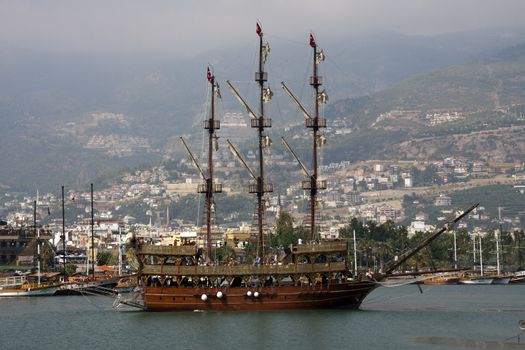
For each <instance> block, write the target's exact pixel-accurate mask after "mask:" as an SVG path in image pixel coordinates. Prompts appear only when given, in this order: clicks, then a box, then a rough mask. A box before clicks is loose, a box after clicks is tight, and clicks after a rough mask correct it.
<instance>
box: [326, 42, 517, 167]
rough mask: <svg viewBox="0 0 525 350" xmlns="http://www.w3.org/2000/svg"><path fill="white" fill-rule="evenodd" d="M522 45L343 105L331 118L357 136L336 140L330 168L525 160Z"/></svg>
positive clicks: (331, 111) (332, 111)
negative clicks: (348, 163) (392, 161)
mask: <svg viewBox="0 0 525 350" xmlns="http://www.w3.org/2000/svg"><path fill="white" fill-rule="evenodd" d="M524 114H525V44H522V45H518V46H514V47H511V48H507V49H505V50H502V51H500V52H498V53H495V54H491V55H487V56H485V57H482V58H479V59H477V60H475V61H473V62H470V63H467V64H461V65H454V66H450V67H447V68H442V69H438V70H435V71H432V72H430V73H427V74H422V75H417V76H414V77H411V78H409V79H407V80H405V81H403V82H401V83H400V84H398V85H396V86H394V87H392V88H391V89H388V90H385V91H382V92H379V93H376V94H373V95H371V96H367V97H363V98H355V99H346V100H341V101H338V102H336V103H335V104H333V105H332V106H331V107H330V108H329V110H328V111H327V115H331V116H334V117H335V119H341V120H344V121H345V122H346V124H347V125H349V126H350V127H352V128H354V130H355V131H356V132H354V133H352V134H350V135H349V136H335V139H336V140H335V142H332V146H331V148H330V152H328V153H330V154H331V155H332V158H331V160H341V159H347V158H343V157H347V156H348V155H350V156H351V157H352V155H354V154H355V155H354V156H353V157H352V159H355V160H362V159H367V158H378V159H381V158H388V157H392V158H399V159H435V158H436V157H442V156H444V155H467V156H470V157H473V158H474V159H482V160H486V161H504V160H508V159H522V158H524V154H525V147H524V146H523V145H524V142H523V141H524V140H525V131H524V129H523V127H522V126H523V125H525V118H524Z"/></svg>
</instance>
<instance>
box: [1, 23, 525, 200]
mask: <svg viewBox="0 0 525 350" xmlns="http://www.w3.org/2000/svg"><path fill="white" fill-rule="evenodd" d="M266 39H267V40H268V41H269V42H270V46H271V48H272V51H271V55H270V59H269V62H268V67H267V70H268V72H269V77H270V83H271V86H272V88H273V90H274V92H275V93H276V99H277V101H276V102H274V103H273V105H272V106H271V107H270V114H271V117H272V118H273V119H274V120H275V124H276V126H277V127H278V126H281V127H282V126H283V125H286V124H287V123H288V121H289V120H294V121H297V118H298V116H297V114H296V113H295V109H294V107H293V106H292V105H291V104H290V103H289V101H288V100H287V99H286V98H285V97H284V96H283V95H282V92H281V91H280V88H279V83H280V81H281V80H284V81H286V82H288V83H289V85H290V86H291V87H292V88H294V91H296V92H297V93H298V94H299V95H300V96H301V97H305V98H308V96H309V93H310V92H309V87H308V86H307V84H306V82H307V79H308V76H309V68H310V66H309V65H310V60H311V57H310V56H309V55H310V50H309V48H308V46H307V43H306V40H305V42H304V43H301V42H295V41H290V40H286V39H283V38H280V37H277V36H276V37H272V36H271V35H268V37H267V38H266ZM524 42H525V30H509V29H497V30H482V31H472V32H465V33H453V34H446V35H438V36H432V37H423V36H406V35H400V34H392V33H376V34H369V35H367V36H356V37H350V38H347V39H346V40H344V41H333V42H332V41H330V40H328V41H326V42H320V43H319V44H320V45H321V47H322V48H323V49H324V50H325V52H326V54H327V60H326V61H325V63H324V64H323V67H322V68H323V71H322V75H323V77H324V82H325V87H326V89H327V91H328V94H329V95H330V99H331V100H330V104H329V107H328V109H327V115H326V116H327V118H328V119H329V120H331V119H334V118H338V117H344V118H345V119H346V120H348V122H349V125H350V126H351V127H358V128H359V129H361V130H364V129H368V131H366V132H364V134H363V135H365V137H368V136H370V135H374V134H377V135H378V137H379V138H378V140H381V142H378V143H377V144H378V146H377V147H376V148H374V147H372V148H369V149H366V150H361V151H359V148H352V147H351V146H352V142H357V141H352V140H357V139H358V138H355V137H354V136H351V137H348V138H346V139H345V140H347V141H348V140H350V141H348V142H340V143H337V144H338V145H339V147H332V148H331V150H330V156H329V158H333V159H343V158H344V157H348V156H349V154H350V156H351V155H352V152H360V154H359V155H358V154H356V155H355V156H354V158H355V159H358V158H359V159H363V157H366V156H377V154H381V152H383V154H385V153H384V150H385V149H386V148H385V147H386V146H385V142H388V140H389V138H388V137H386V138H385V135H386V134H388V135H398V136H395V137H394V140H395V141H392V142H404V141H406V140H407V137H408V136H409V135H410V137H414V136H418V137H429V136H437V135H431V134H425V133H424V132H423V131H425V128H424V127H421V128H419V129H418V128H414V130H412V131H411V132H409V131H407V130H406V129H403V128H402V127H397V128H396V125H395V124H396V121H395V120H387V121H385V120H383V121H381V120H380V121H379V123H377V124H374V123H376V122H378V121H377V118H378V116H379V115H380V114H381V113H386V112H388V111H390V110H392V109H399V108H402V109H419V110H422V111H426V110H429V109H436V108H453V109H457V108H467V109H473V108H475V107H479V108H481V109H483V110H484V111H486V110H496V109H497V108H502V107H503V106H507V105H510V104H512V103H519V102H520V101H523V98H524V96H523V91H524V89H522V88H523V81H522V80H521V79H522V77H523V76H524V75H523V74H524V69H523V67H524V64H523V62H524V60H523V57H525V55H524V53H523V50H522V48H523V47H520V46H519V45H520V44H522V43H524ZM255 44H256V43H255V42H254V45H253V46H251V47H250V46H246V47H230V48H224V49H220V50H213V51H210V52H207V53H206V54H201V55H199V56H196V57H194V58H192V59H186V60H182V59H174V58H173V57H168V56H163V57H149V56H146V55H144V56H133V57H130V56H115V55H109V54H108V55H106V54H105V53H104V52H97V53H93V55H92V56H80V55H68V54H64V53H62V54H50V53H46V52H43V51H39V52H37V51H30V50H25V49H17V48H16V47H14V46H4V47H0V57H2V59H1V60H0V114H1V120H2V125H3V126H2V128H1V129H0V130H1V131H0V147H1V149H2V152H1V153H0V162H1V164H2V167H1V168H0V186H8V187H10V188H13V189H21V190H33V189H34V188H35V187H38V188H40V189H50V190H52V189H55V188H58V187H59V186H60V185H61V184H62V183H66V184H70V185H84V184H86V183H89V181H93V180H94V179H95V177H96V176H98V175H101V174H104V173H106V172H108V171H117V170H118V169H119V168H120V167H124V166H134V165H138V164H145V163H152V162H157V161H159V160H160V159H161V158H162V157H163V155H165V148H166V145H167V144H168V143H169V142H170V140H171V139H173V138H174V137H176V136H178V135H181V134H183V133H187V132H191V131H192V130H198V129H200V121H201V120H202V110H203V104H204V102H205V99H206V88H207V85H206V80H205V69H206V65H207V64H208V62H209V63H211V64H212V65H213V67H214V68H215V75H216V76H217V78H218V79H219V81H220V82H221V83H222V82H224V81H225V80H226V79H230V80H232V81H235V82H236V84H238V86H239V89H240V90H241V92H242V93H243V94H246V95H247V96H248V98H249V97H250V93H253V92H255V85H254V84H252V83H251V81H252V80H253V71H254V69H255V67H254V62H255V60H254V59H255ZM516 77H517V78H516ZM405 79H407V80H405ZM222 85H223V86H225V84H222ZM250 85H251V86H252V87H251V88H250ZM223 90H226V89H225V88H224V89H223ZM222 95H223V97H224V98H223V105H222V106H221V108H222V111H223V112H226V111H233V112H236V111H242V109H241V108H239V107H238V105H237V103H236V101H234V99H233V98H232V97H231V95H230V94H229V92H227V91H223V93H222ZM349 98H350V99H349ZM477 112H480V113H481V110H478V111H477ZM104 113H106V114H104ZM477 117H479V118H489V117H487V115H481V114H480V115H479V116H477ZM489 119H490V118H489ZM472 120H476V119H472ZM385 123H387V124H388V125H387V124H385ZM401 123H402V121H401ZM478 124H479V123H472V125H471V126H468V127H467V128H474V129H475V128H476V125H478ZM399 125H402V124H399ZM505 125H507V124H505ZM387 126H388V127H387ZM274 129H275V130H273V132H275V133H277V134H280V133H282V131H280V130H279V129H278V128H274ZM378 130H379V131H378ZM416 131H417V132H416ZM100 135H103V136H107V137H110V138H111V140H114V142H116V143H121V144H125V145H132V147H131V146H130V147H131V148H132V150H131V151H130V152H128V151H127V150H125V151H122V152H121V153H118V152H117V154H108V152H106V151H105V150H101V149H100V148H97V147H96V146H93V147H86V145H93V144H95V143H96V141H97V139H96V137H97V136H100ZM356 135H358V134H356ZM399 135H401V136H399ZM352 137H354V138H353V139H352ZM347 147H349V148H347ZM350 148H351V149H350ZM374 149H375V151H374ZM450 151H452V149H451V150H450ZM374 152H376V153H377V154H374ZM406 152H407V153H406V154H405V155H404V156H405V157H409V156H410V155H411V154H412V153H410V152H411V151H410V150H407V151H406ZM422 154H426V153H422ZM427 155H428V154H427Z"/></svg>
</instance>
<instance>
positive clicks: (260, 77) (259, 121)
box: [251, 23, 272, 261]
mask: <svg viewBox="0 0 525 350" xmlns="http://www.w3.org/2000/svg"><path fill="white" fill-rule="evenodd" d="M255 31H256V33H257V35H258V36H259V70H258V71H257V72H256V73H255V81H256V82H257V83H259V91H260V94H259V98H260V100H259V117H258V118H256V119H252V123H251V126H252V128H257V130H258V136H259V149H258V153H259V176H258V177H257V190H256V191H255V192H256V194H257V230H258V239H257V241H258V242H257V257H258V258H259V260H260V261H262V259H263V257H264V237H263V215H264V202H263V200H264V198H263V197H264V194H265V193H266V192H271V184H270V183H268V184H266V183H265V181H264V153H263V151H264V148H265V147H266V146H269V144H268V145H267V141H266V140H267V136H266V135H265V133H264V128H265V127H271V126H272V124H271V119H267V118H265V117H264V103H265V102H266V101H268V100H269V98H270V95H271V93H270V92H269V89H267V88H266V86H265V82H266V81H267V80H268V74H267V73H266V72H265V71H264V61H265V55H266V54H267V52H266V53H265V50H268V49H267V46H266V45H265V44H264V42H263V32H262V28H261V26H260V24H259V23H257V25H256V30H255Z"/></svg>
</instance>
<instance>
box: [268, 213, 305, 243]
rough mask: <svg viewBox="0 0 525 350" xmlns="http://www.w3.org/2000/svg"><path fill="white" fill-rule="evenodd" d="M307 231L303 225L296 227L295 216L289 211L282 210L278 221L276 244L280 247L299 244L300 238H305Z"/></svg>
mask: <svg viewBox="0 0 525 350" xmlns="http://www.w3.org/2000/svg"><path fill="white" fill-rule="evenodd" d="M306 237H307V232H306V231H305V230H304V229H303V228H302V227H295V228H294V221H293V217H292V215H291V214H290V213H288V212H285V211H283V212H281V213H280V215H279V217H278V218H277V222H276V232H275V240H274V242H275V244H276V245H277V246H278V247H283V246H287V245H290V244H297V242H298V240H299V239H302V240H305V239H306Z"/></svg>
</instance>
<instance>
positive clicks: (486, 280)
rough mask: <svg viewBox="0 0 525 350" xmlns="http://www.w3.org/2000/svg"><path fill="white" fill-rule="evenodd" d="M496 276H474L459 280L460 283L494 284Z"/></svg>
mask: <svg viewBox="0 0 525 350" xmlns="http://www.w3.org/2000/svg"><path fill="white" fill-rule="evenodd" d="M492 281H494V278H488V277H474V278H462V279H460V280H459V284H472V285H474V284H476V285H477V284H480V285H481V284H492Z"/></svg>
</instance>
